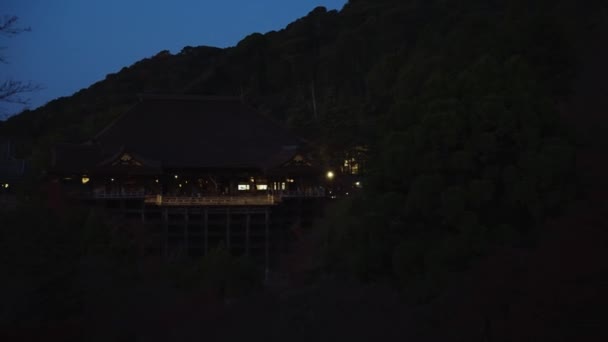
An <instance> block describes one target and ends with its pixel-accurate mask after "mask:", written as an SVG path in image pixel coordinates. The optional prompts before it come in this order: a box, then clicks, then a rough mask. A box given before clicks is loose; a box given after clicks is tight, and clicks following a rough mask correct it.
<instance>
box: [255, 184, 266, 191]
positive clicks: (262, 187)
mask: <svg viewBox="0 0 608 342" xmlns="http://www.w3.org/2000/svg"><path fill="white" fill-rule="evenodd" d="M255 188H256V189H258V190H268V184H257V185H256V186H255Z"/></svg>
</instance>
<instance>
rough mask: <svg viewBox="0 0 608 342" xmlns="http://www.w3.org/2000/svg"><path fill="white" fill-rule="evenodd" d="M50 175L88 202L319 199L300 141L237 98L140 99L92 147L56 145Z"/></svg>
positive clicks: (318, 179) (315, 172)
mask: <svg viewBox="0 0 608 342" xmlns="http://www.w3.org/2000/svg"><path fill="white" fill-rule="evenodd" d="M51 174H52V175H55V176H57V177H60V178H61V181H62V183H63V186H64V188H65V189H66V191H68V192H70V193H71V194H72V195H78V196H81V197H83V196H84V197H86V196H89V197H90V198H100V199H101V198H114V197H116V198H118V197H120V198H124V197H132V198H146V199H148V200H152V199H154V201H155V203H158V204H161V205H163V204H167V203H171V200H172V199H175V198H177V197H179V198H182V199H184V198H190V199H191V200H192V201H194V202H196V199H203V198H206V199H210V198H211V197H214V198H224V197H226V198H227V197H231V198H234V199H235V200H237V199H236V198H235V197H242V198H245V197H247V198H249V199H251V200H252V199H256V198H257V199H262V198H266V199H268V196H267V195H271V196H273V195H274V200H277V201H278V200H280V199H281V198H283V197H285V196H298V195H301V196H307V195H311V196H312V195H317V196H319V195H322V194H323V193H324V187H323V185H324V183H323V171H322V170H321V169H319V168H317V167H315V166H313V165H312V163H311V161H310V160H309V158H308V156H307V155H306V150H305V145H304V142H303V140H302V139H300V138H298V137H296V136H294V135H292V134H290V133H289V132H287V131H286V130H285V129H284V128H283V127H281V126H280V125H279V124H277V123H275V122H272V121H271V120H269V119H267V118H265V117H263V116H261V115H260V114H258V113H257V112H256V111H255V110H253V109H252V108H251V107H249V106H248V105H246V104H244V103H243V102H242V101H241V100H240V99H238V98H222V97H194V96H141V97H140V102H139V103H138V104H137V105H135V106H134V107H133V108H131V110H129V111H127V112H126V113H125V114H124V115H122V116H121V117H119V118H118V119H117V120H116V121H115V122H113V123H112V124H111V125H109V126H108V127H107V128H105V129H104V130H103V131H101V132H100V133H99V134H98V135H97V136H95V137H94V138H93V139H91V140H90V141H89V142H87V143H85V144H81V145H68V144H64V145H58V146H56V148H55V151H54V154H53V167H52V171H51Z"/></svg>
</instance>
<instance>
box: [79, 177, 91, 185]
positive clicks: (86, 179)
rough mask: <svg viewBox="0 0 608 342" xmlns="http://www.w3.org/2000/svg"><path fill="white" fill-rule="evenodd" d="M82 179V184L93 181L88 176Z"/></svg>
mask: <svg viewBox="0 0 608 342" xmlns="http://www.w3.org/2000/svg"><path fill="white" fill-rule="evenodd" d="M80 181H81V182H82V184H87V183H88V182H90V181H91V179H90V178H89V177H87V176H82V179H81V180H80Z"/></svg>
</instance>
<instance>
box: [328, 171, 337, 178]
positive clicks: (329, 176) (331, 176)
mask: <svg viewBox="0 0 608 342" xmlns="http://www.w3.org/2000/svg"><path fill="white" fill-rule="evenodd" d="M335 176H336V175H335V174H334V173H333V171H327V179H330V180H331V179H334V177H335Z"/></svg>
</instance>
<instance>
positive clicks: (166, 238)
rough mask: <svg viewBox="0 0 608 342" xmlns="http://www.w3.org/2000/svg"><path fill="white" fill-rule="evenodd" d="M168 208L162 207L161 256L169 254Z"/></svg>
mask: <svg viewBox="0 0 608 342" xmlns="http://www.w3.org/2000/svg"><path fill="white" fill-rule="evenodd" d="M168 210H169V209H168V208H163V212H162V217H163V233H162V237H161V239H162V244H163V256H164V257H165V258H167V257H168V256H169V246H168V245H169V212H168Z"/></svg>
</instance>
